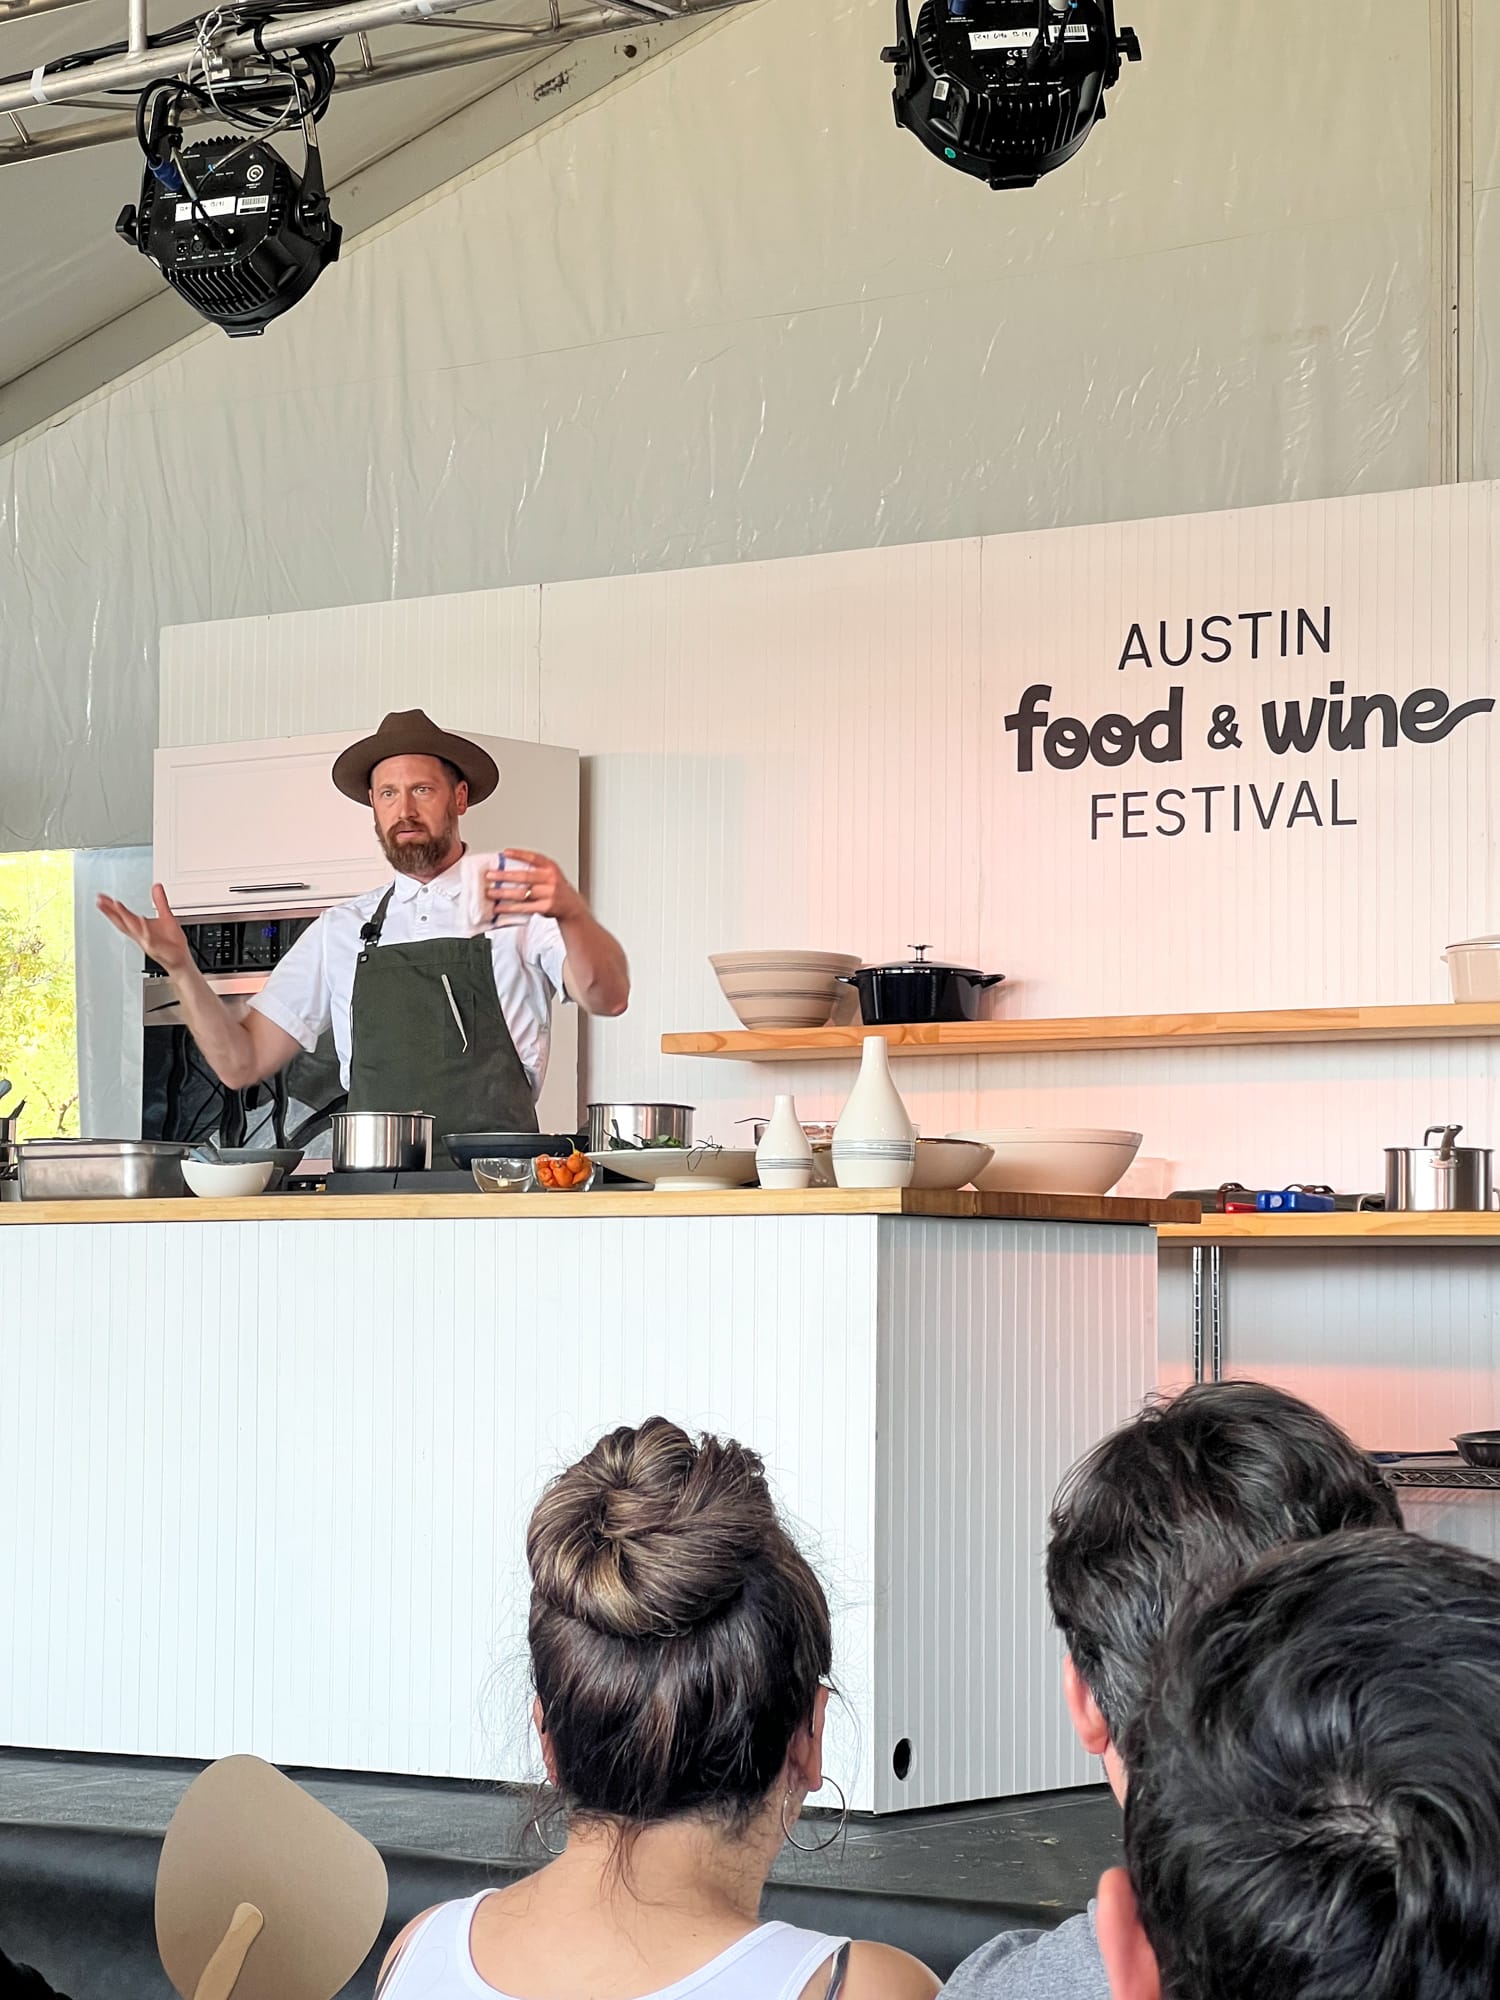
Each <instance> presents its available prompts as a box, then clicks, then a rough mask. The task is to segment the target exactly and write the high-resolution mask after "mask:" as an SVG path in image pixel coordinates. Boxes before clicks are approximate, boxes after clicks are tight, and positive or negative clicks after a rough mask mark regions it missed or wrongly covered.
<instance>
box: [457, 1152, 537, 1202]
mask: <svg viewBox="0 0 1500 2000" xmlns="http://www.w3.org/2000/svg"><path fill="white" fill-rule="evenodd" d="M535 1164H536V1163H535V1161H534V1160H530V1159H526V1160H470V1162H469V1172H470V1173H471V1174H472V1175H473V1176H474V1185H475V1187H477V1188H478V1190H479V1192H480V1193H481V1194H529V1193H530V1192H531V1185H532V1168H533V1167H534V1166H535Z"/></svg>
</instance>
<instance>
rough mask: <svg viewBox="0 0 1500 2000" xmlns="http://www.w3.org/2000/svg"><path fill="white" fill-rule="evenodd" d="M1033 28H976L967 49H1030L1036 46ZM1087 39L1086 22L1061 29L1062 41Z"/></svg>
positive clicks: (1035, 34) (1075, 23)
mask: <svg viewBox="0 0 1500 2000" xmlns="http://www.w3.org/2000/svg"><path fill="white" fill-rule="evenodd" d="M1036 36H1037V31H1036V29H1035V28H976V29H975V30H974V32H973V33H972V34H971V35H970V36H969V47H970V48H971V49H974V50H976V51H979V52H982V51H983V50H985V49H1030V48H1034V47H1035V46H1036ZM1088 38H1089V30H1088V23H1087V22H1074V23H1073V25H1072V26H1071V27H1067V28H1064V29H1063V40H1064V41H1067V42H1086V41H1087V40H1088Z"/></svg>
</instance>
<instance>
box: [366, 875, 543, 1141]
mask: <svg viewBox="0 0 1500 2000" xmlns="http://www.w3.org/2000/svg"><path fill="white" fill-rule="evenodd" d="M395 893H396V890H395V885H394V883H393V884H392V886H391V887H390V888H389V889H387V890H386V892H385V895H384V896H383V897H382V899H381V902H380V906H379V908H378V909H377V910H376V912H375V914H374V916H373V917H372V918H371V920H370V922H369V923H367V924H366V925H365V927H364V930H363V931H362V932H361V934H360V935H361V937H362V938H363V941H364V942H363V948H362V950H361V951H360V954H359V957H358V959H357V960H356V962H355V967H354V993H353V1000H352V1004H351V1008H350V1015H351V1021H350V1035H351V1043H352V1047H351V1053H350V1064H349V1109H350V1110H351V1111H430V1112H431V1113H432V1120H433V1125H432V1133H433V1137H432V1164H433V1165H434V1166H435V1167H437V1166H443V1167H446V1166H450V1165H451V1164H452V1161H451V1159H450V1158H449V1155H448V1151H447V1148H446V1147H445V1146H444V1145H443V1139H444V1137H445V1136H446V1134H448V1133H449V1132H535V1131H536V1129H537V1121H536V1101H535V1099H534V1098H533V1096H532V1092H531V1081H530V1078H529V1077H528V1076H527V1074H526V1070H525V1066H524V1065H523V1063H522V1061H521V1058H520V1057H519V1056H518V1055H517V1054H516V1045H515V1042H514V1041H513V1040H512V1039H511V1032H510V1029H509V1027H508V1026H507V1025H506V1020H505V1015H504V1013H503V1012H502V1011H501V1007H500V996H499V994H498V993H497V992H496V991H495V961H494V959H493V957H492V956H491V954H490V943H489V939H488V938H484V937H477V938H428V939H424V940H422V941H421V942H420V943H417V944H387V945H382V944H381V942H380V934H381V932H382V931H383V930H384V929H385V919H386V913H387V911H388V910H389V909H390V906H391V897H392V896H393V895H394V894H395Z"/></svg>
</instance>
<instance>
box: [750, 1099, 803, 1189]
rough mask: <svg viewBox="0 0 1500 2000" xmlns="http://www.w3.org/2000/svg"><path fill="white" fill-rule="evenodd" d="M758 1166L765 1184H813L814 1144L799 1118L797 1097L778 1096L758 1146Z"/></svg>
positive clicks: (761, 1182)
mask: <svg viewBox="0 0 1500 2000" xmlns="http://www.w3.org/2000/svg"><path fill="white" fill-rule="evenodd" d="M755 1170H756V1172H757V1173H758V1174H759V1176H760V1184H761V1186H762V1187H763V1188H779V1189H782V1190H786V1191H790V1190H793V1189H797V1188H806V1187H811V1186H812V1177H813V1156H812V1147H811V1146H810V1145H809V1144H808V1139H807V1134H806V1133H805V1132H804V1131H803V1129H802V1127H801V1125H799V1124H798V1122H797V1101H796V1099H795V1098H792V1097H778V1098H777V1100H776V1104H775V1108H774V1109H773V1110H772V1112H771V1122H770V1123H769V1124H768V1125H767V1127H766V1129H765V1131H764V1132H763V1133H762V1134H761V1138H760V1144H759V1145H758V1146H757V1147H756V1149H755Z"/></svg>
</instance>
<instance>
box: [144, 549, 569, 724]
mask: <svg viewBox="0 0 1500 2000" xmlns="http://www.w3.org/2000/svg"><path fill="white" fill-rule="evenodd" d="M540 619H541V593H540V591H539V590H537V589H536V588H534V587H525V588H517V589H512V590H476V591H466V592H463V593H461V594H459V595H456V596H452V597H418V598H405V599H401V600H399V601H397V602H395V603H386V604H358V605H349V606H345V607H341V608H338V609H335V610H327V611H297V612H286V613H282V614H279V615H277V616H275V617H267V618H228V619H223V620H219V621H217V622H211V623H207V624H197V625H169V626H167V627H166V629H165V630H164V631H163V632H162V635H161V676H160V692H159V698H160V710H159V724H158V741H159V744H160V746H161V747H162V748H163V749H170V748H173V747H175V746H177V745H181V744H192V743H242V742H249V743H253V742H256V741H258V740H259V739H260V738H262V737H270V736H319V735H324V734H328V733H331V732H332V731H333V730H336V729H348V730H351V731H355V730H362V729H367V728H368V729H373V728H374V727H375V725H376V724H377V723H378V722H379V720H380V718H381V716H382V715H385V714H387V713H388V712H389V711H390V710H392V709H402V708H425V709H427V710H428V711H429V713H430V714H432V715H433V716H434V718H435V719H436V720H437V721H439V722H442V723H445V724H447V725H449V726H452V727H456V728H461V729H473V730H477V731H479V732H480V733H481V734H483V735H488V736H513V737H519V738H521V739H522V740H523V741H526V742H530V743H536V742H540V741H542V740H543V739H542V737H541V732H540V730H539V728H538V714H539V708H540V657H539V652H538V634H539V627H540ZM567 747H568V748H570V749H571V748H572V747H573V746H572V745H568V746H567Z"/></svg>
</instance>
